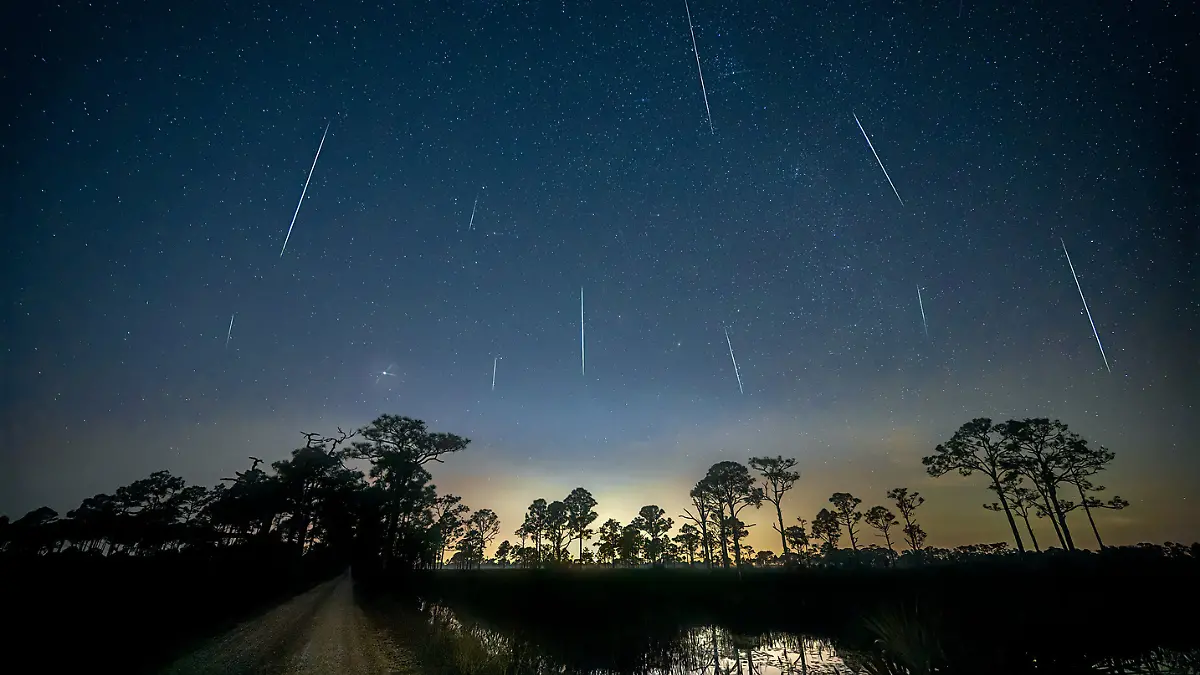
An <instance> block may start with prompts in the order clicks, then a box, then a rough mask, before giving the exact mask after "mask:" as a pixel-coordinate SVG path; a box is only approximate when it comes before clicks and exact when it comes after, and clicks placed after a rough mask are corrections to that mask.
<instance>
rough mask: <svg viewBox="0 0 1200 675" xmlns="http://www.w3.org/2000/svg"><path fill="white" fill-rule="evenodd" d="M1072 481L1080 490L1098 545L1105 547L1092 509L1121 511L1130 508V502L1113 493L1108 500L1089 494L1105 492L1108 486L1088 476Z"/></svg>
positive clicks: (1084, 508) (1081, 504) (1081, 501)
mask: <svg viewBox="0 0 1200 675" xmlns="http://www.w3.org/2000/svg"><path fill="white" fill-rule="evenodd" d="M1071 483H1072V484H1073V485H1075V487H1076V489H1078V490H1079V499H1080V502H1079V503H1080V506H1082V507H1083V511H1084V513H1086V514H1087V518H1088V522H1089V523H1090V524H1091V526H1092V534H1094V535H1095V536H1096V545H1097V546H1099V547H1100V548H1101V549H1103V548H1104V540H1103V539H1101V538H1100V530H1099V529H1098V528H1097V527H1096V521H1095V519H1094V518H1092V509H1109V510H1112V511H1120V510H1122V509H1125V508H1128V507H1129V502H1128V501H1127V500H1124V499H1121V497H1119V496H1117V495H1113V497H1112V499H1109V500H1108V501H1101V500H1100V499H1099V498H1097V497H1093V496H1089V495H1088V494H1087V493H1089V492H1103V491H1104V490H1105V489H1106V488H1105V487H1104V486H1103V485H1092V484H1091V483H1090V482H1089V481H1088V480H1087V479H1086V478H1074V479H1072V481H1071Z"/></svg>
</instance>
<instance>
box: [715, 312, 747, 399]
mask: <svg viewBox="0 0 1200 675" xmlns="http://www.w3.org/2000/svg"><path fill="white" fill-rule="evenodd" d="M721 328H722V329H723V330H724V331H725V344H727V345H729V359H730V360H731V361H733V374H734V375H735V376H737V381H738V391H739V392H741V393H742V394H743V395H745V393H746V390H745V389H743V388H742V371H741V370H739V369H738V364H737V358H736V357H734V355H733V343H732V342H730V341H729V329H728V328H725V327H724V326H721Z"/></svg>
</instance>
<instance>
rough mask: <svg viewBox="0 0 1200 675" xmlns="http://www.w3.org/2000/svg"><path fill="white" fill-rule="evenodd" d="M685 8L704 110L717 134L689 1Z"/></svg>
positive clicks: (685, 3) (709, 123) (709, 124)
mask: <svg viewBox="0 0 1200 675" xmlns="http://www.w3.org/2000/svg"><path fill="white" fill-rule="evenodd" d="M683 8H684V9H685V10H686V11H687V17H688V32H689V33H691V34H692V53H693V54H695V55H696V72H697V73H699V74H700V93H701V94H704V110H705V112H707V113H708V130H709V131H711V132H712V133H714V134H715V133H717V132H716V131H715V130H713V124H712V108H709V107H708V88H707V87H705V86H704V71H703V70H701V69H700V48H699V47H697V46H696V29H695V28H692V8H691V7H688V1H687V0H683Z"/></svg>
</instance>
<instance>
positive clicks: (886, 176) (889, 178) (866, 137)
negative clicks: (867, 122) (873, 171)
mask: <svg viewBox="0 0 1200 675" xmlns="http://www.w3.org/2000/svg"><path fill="white" fill-rule="evenodd" d="M850 114H851V115H854V113H850ZM854 123H855V124H857V125H858V130H859V131H861V132H862V135H863V138H865V139H867V147H869V148H871V154H872V155H875V161H876V162H879V168H881V169H883V160H882V159H879V153H878V152H875V145H874V144H873V143H871V137H870V136H867V130H866V129H863V125H862V122H859V121H858V115H854ZM883 177H884V178H886V179H887V182H888V185H891V186H892V192H895V193H896V199H898V200H899V201H900V206H904V200H903V199H900V193H899V192H896V184H895V183H893V182H892V177H891V176H889V175H888V172H887V169H883Z"/></svg>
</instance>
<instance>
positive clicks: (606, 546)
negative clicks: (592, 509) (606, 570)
mask: <svg viewBox="0 0 1200 675" xmlns="http://www.w3.org/2000/svg"><path fill="white" fill-rule="evenodd" d="M621 532H622V528H621V523H619V522H617V521H616V520H615V519H613V518H609V519H608V520H606V521H604V524H603V525H601V526H600V535H599V539H598V540H597V541H596V543H595V546H596V558H597V559H598V560H599V561H600V562H601V563H612V565H613V566H614V567H615V566H616V564H617V558H618V557H619V556H620V555H621Z"/></svg>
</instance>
